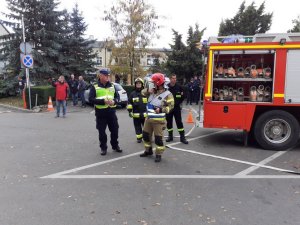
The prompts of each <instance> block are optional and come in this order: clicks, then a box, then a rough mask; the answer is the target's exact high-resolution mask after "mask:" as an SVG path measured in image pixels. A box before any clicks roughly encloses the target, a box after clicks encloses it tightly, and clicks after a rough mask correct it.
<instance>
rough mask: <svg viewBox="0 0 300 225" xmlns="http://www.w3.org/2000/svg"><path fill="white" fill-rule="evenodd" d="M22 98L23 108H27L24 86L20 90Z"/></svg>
mask: <svg viewBox="0 0 300 225" xmlns="http://www.w3.org/2000/svg"><path fill="white" fill-rule="evenodd" d="M22 98H23V104H24V106H23V108H24V109H27V104H26V96H25V88H24V89H23V91H22Z"/></svg>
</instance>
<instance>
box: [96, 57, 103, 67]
mask: <svg viewBox="0 0 300 225" xmlns="http://www.w3.org/2000/svg"><path fill="white" fill-rule="evenodd" d="M96 64H97V65H99V66H102V57H97V61H96Z"/></svg>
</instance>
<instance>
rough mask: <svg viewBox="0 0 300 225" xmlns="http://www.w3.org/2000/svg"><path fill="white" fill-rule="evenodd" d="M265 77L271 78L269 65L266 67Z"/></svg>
mask: <svg viewBox="0 0 300 225" xmlns="http://www.w3.org/2000/svg"><path fill="white" fill-rule="evenodd" d="M264 75H265V78H271V68H270V67H267V68H265V69H264Z"/></svg>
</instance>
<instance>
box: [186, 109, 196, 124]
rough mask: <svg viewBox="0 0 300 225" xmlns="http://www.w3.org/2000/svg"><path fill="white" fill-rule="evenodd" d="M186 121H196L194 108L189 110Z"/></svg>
mask: <svg viewBox="0 0 300 225" xmlns="http://www.w3.org/2000/svg"><path fill="white" fill-rule="evenodd" d="M185 122H186V123H194V119H193V114H192V110H189V114H188V116H187V118H186V121H185Z"/></svg>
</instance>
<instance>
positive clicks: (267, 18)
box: [219, 1, 273, 36]
mask: <svg viewBox="0 0 300 225" xmlns="http://www.w3.org/2000/svg"><path fill="white" fill-rule="evenodd" d="M264 11H265V2H263V3H262V4H261V5H260V6H259V7H258V9H256V6H255V4H254V2H252V3H251V4H250V5H249V6H247V7H246V5H245V1H243V3H242V4H241V6H240V8H239V11H238V13H237V14H236V15H235V16H234V17H233V18H232V19H226V20H225V21H222V22H221V24H220V28H219V35H220V36H225V35H231V34H242V35H254V34H257V33H265V32H267V31H268V30H269V29H270V27H271V24H272V17H273V13H265V12H264Z"/></svg>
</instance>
